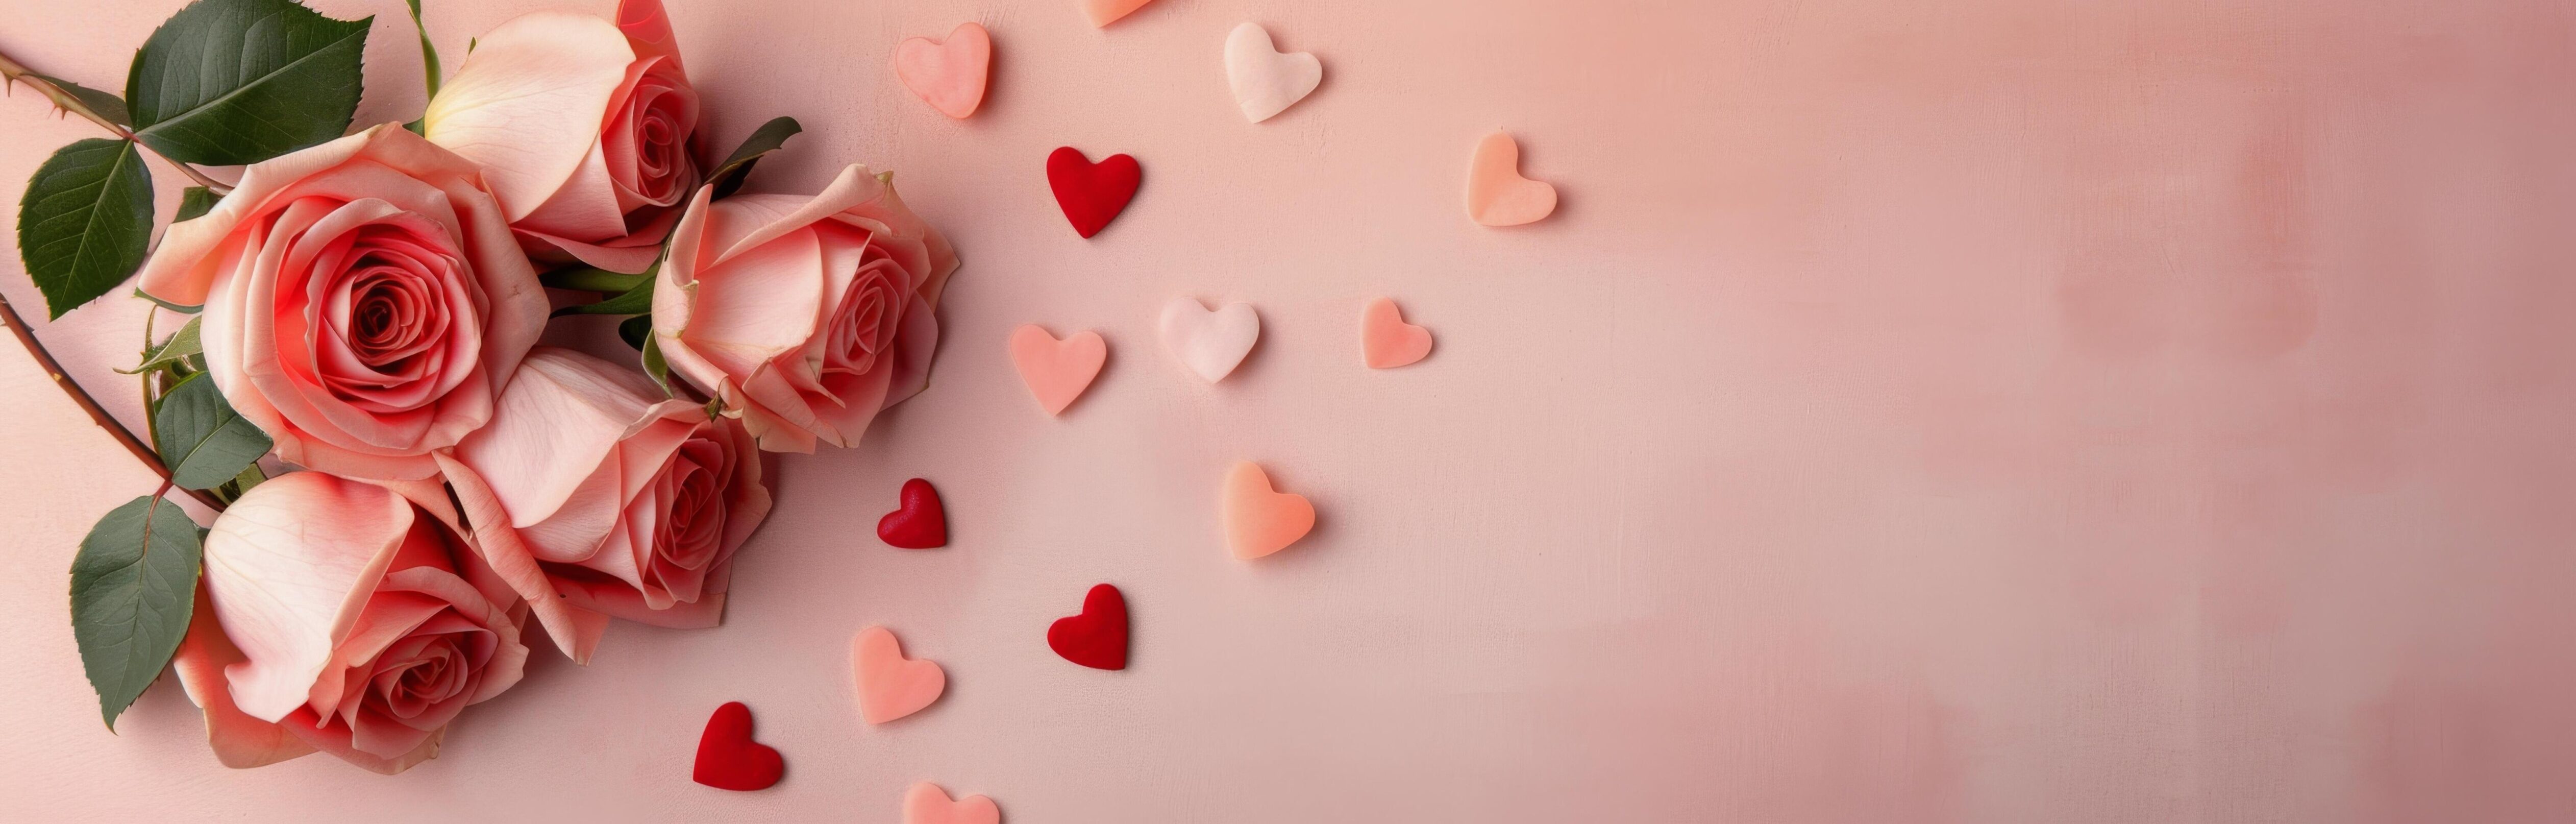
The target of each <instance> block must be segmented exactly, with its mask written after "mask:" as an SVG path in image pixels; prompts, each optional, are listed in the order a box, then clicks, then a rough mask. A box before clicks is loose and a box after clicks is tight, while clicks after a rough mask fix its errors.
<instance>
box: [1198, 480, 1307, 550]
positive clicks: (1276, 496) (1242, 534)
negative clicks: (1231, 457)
mask: <svg viewBox="0 0 2576 824" xmlns="http://www.w3.org/2000/svg"><path fill="white" fill-rule="evenodd" d="M1218 494H1219V495H1220V503H1219V504H1218V514H1219V515H1221V516H1223V517H1222V520H1223V521H1224V522H1225V548H1226V551H1228V552H1232V553H1234V557H1237V558H1242V559H1245V560H1251V559H1253V558H1259V557H1261V556H1264V555H1268V554H1270V553H1273V552H1278V551H1280V550H1282V549H1287V548H1288V545H1289V544H1293V543H1296V542H1297V539H1299V538H1303V537H1306V533H1307V532H1308V531H1310V530H1313V529H1314V528H1315V505H1314V504H1311V503H1307V502H1306V496H1304V495H1296V494H1291V493H1286V492H1279V491H1275V490H1273V489H1272V488H1271V487H1270V474H1269V473H1267V472H1263V471H1261V465H1260V464H1256V463H1253V462H1251V461H1236V462H1235V464H1234V467H1233V468H1232V469H1228V470H1226V472H1225V487H1224V489H1223V490H1221V491H1220V492H1219V493H1218Z"/></svg>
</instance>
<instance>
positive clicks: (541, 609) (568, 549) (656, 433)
mask: <svg viewBox="0 0 2576 824" xmlns="http://www.w3.org/2000/svg"><path fill="white" fill-rule="evenodd" d="M441 461H442V463H443V465H444V466H445V467H446V469H447V477H448V479H449V482H450V483H453V484H454V485H455V486H456V494H457V499H458V500H459V501H462V502H463V503H464V505H465V513H466V516H467V518H468V520H470V521H472V522H473V524H474V528H475V530H476V535H477V538H478V539H479V540H480V541H481V544H480V545H481V547H482V549H483V552H484V556H485V557H486V558H488V559H490V561H491V564H492V566H493V568H494V569H495V570H497V571H498V572H499V573H500V574H501V575H502V576H503V577H504V578H505V579H507V580H509V581H510V582H511V584H512V585H513V586H514V587H516V588H517V590H518V592H519V594H520V595H521V596H524V597H525V598H527V599H528V601H529V603H530V604H531V605H533V606H534V607H535V610H536V613H537V619H538V620H539V621H541V622H543V623H544V624H545V626H546V634H548V635H550V636H553V637H554V639H555V643H556V646H558V647H560V648H562V649H563V651H564V653H565V654H566V655H569V656H572V658H573V660H575V661H588V660H589V659H590V653H591V650H592V649H593V648H594V647H595V646H596V645H597V644H598V641H599V634H600V631H601V630H602V629H603V624H605V623H606V620H607V617H609V616H614V617H618V618H624V619H627V620H629V621H637V622H641V623H646V624H652V625H655V626H664V627H711V626H715V625H716V624H717V623H718V622H720V621H722V620H723V618H724V604H725V584H726V580H727V579H728V578H729V577H730V576H731V571H732V568H733V567H732V565H733V553H734V550H735V549H737V548H739V547H741V546H742V542H743V539H745V538H747V537H750V535H751V531H752V530H753V529H756V528H758V527H759V526H760V521H761V519H762V518H764V517H767V516H768V514H769V490H768V488H767V487H763V486H761V482H760V452H759V450H757V449H754V448H753V447H752V443H751V436H750V435H748V434H746V433H744V432H743V429H742V425H741V424H738V423H735V422H734V421H731V420H727V419H724V418H710V417H708V415H707V410H706V407H705V406H704V405H702V404H698V403H695V402H692V401H686V400H673V399H671V398H670V397H669V396H667V395H665V394H663V392H662V391H661V390H660V389H658V388H656V387H655V386H654V385H653V384H652V382H651V381H648V380H646V379H645V377H644V375H643V373H641V372H637V371H635V369H634V368H633V367H626V366H618V365H616V364H612V363H609V362H607V361H603V360H600V359H598V358H594V357H591V356H589V355H584V354H581V353H579V352H574V351H571V350H567V349H554V348H544V347H541V348H539V349H537V350H536V351H535V352H532V353H530V354H529V355H528V359H527V360H525V361H522V362H521V363H520V364H519V374H518V376H517V377H515V378H512V379H511V380H510V391H508V392H506V393H503V394H502V395H501V409H500V412H499V413H497V414H495V415H494V416H493V418H492V425H491V426H489V427H485V428H484V429H483V431H481V432H477V433H474V435H473V436H471V437H468V438H466V439H465V443H464V444H462V445H459V446H458V447H457V448H456V451H455V453H454V455H453V456H452V458H451V457H448V456H442V457H441Z"/></svg>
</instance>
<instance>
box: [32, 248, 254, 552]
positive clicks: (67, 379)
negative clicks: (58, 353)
mask: <svg viewBox="0 0 2576 824" xmlns="http://www.w3.org/2000/svg"><path fill="white" fill-rule="evenodd" d="M0 325H5V326H8V327H9V331H11V332H14V333H16V334H17V336H18V344H19V345H20V346H25V347H27V354H28V355H29V356H31V357H34V358H35V359H36V367H37V368H39V369H43V370H45V376H46V377H49V378H53V379H54V385H55V386H60V387H62V388H63V394H66V395H70V396H72V403H75V404H79V405H80V408H81V411H83V412H87V413H89V419H90V420H92V421H95V422H97V423H98V426H99V428H100V429H105V430H107V433H108V434H110V435H114V436H116V441H117V442H118V443H122V444H124V445H125V451H127V452H132V453H134V458H135V460H139V461H142V462H143V465H144V466H148V467H151V468H152V471H153V472H155V473H158V474H160V476H161V482H162V483H163V484H165V485H166V484H169V483H170V480H171V479H170V467H168V466H164V465H162V463H161V456H160V455H157V454H154V453H153V452H152V446H151V445H150V444H147V443H144V442H143V440H142V439H141V438H137V437H134V431H133V430H130V429H127V428H125V424H122V423H118V422H117V421H116V417H115V416H113V415H109V414H107V410H106V409H103V408H100V407H99V405H98V400H97V399H96V398H92V397H90V396H89V392H88V391H86V390H83V389H81V387H80V384H79V383H78V382H75V381H73V380H72V379H71V376H69V375H66V374H64V373H63V365H62V363H60V362H58V361H56V360H54V354H53V353H52V352H47V351H45V345H44V344H43V343H40V342H38V341H37V340H36V333H35V331H34V330H31V329H28V328H27V321H26V320H25V319H23V318H20V317H18V309H17V307H14V306H11V305H9V296H8V295H6V294H0ZM188 497H191V498H195V499H197V502H198V503H201V504H205V505H206V508H208V509H212V510H214V511H216V512H222V511H224V502H223V501H219V500H216V499H215V496H214V493H211V492H207V491H206V490H203V489H191V490H188Z"/></svg>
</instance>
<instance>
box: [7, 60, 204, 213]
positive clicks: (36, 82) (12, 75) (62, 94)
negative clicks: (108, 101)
mask: <svg viewBox="0 0 2576 824" xmlns="http://www.w3.org/2000/svg"><path fill="white" fill-rule="evenodd" d="M0 83H25V84H27V87H28V88H31V89H35V90H36V92H37V93H38V94H42V95H44V96H45V99H46V100H50V101H53V104H54V108H58V109H61V110H63V111H67V112H71V113H72V114H76V115H80V116H82V117H85V118H88V119H89V122H92V123H96V124H98V127H99V128H102V129H106V130H108V131H109V132H110V133H113V134H115V135H116V138H117V139H118V140H123V141H125V142H127V143H132V144H134V145H135V146H137V147H140V148H141V149H143V150H144V151H147V152H152V156H154V157H159V158H161V160H162V161H163V162H165V163H168V164H170V166H171V167H172V168H175V169H178V170H179V173H180V174H183V175H187V176H188V179H189V180H193V181H196V182H197V185H199V186H204V187H206V189H207V190H208V191H212V192H214V193H215V194H219V195H220V194H224V193H227V192H231V191H232V190H233V187H232V184H229V183H225V182H223V181H220V180H216V179H214V178H211V177H207V176H206V173H205V172H201V171H198V170H197V167H195V166H191V165H188V164H186V163H181V162H179V161H176V160H171V159H170V158H168V157H163V156H162V155H161V153H160V152H157V151H153V149H152V146H151V144H148V143H145V142H143V141H142V140H141V139H139V138H136V137H135V136H134V130H133V129H128V128H126V127H124V126H123V125H121V124H118V123H117V122H116V121H114V120H110V119H108V118H107V116H105V115H102V114H99V113H98V111H97V110H95V109H92V108H90V107H89V104H87V103H84V102H81V99H80V96H79V95H75V94H72V93H71V92H70V91H69V90H66V89H64V88H63V87H61V86H58V85H55V84H54V81H52V80H49V79H46V77H45V76H44V75H41V74H37V73H36V72H35V70H33V69H29V68H27V67H26V66H25V65H23V64H20V63H19V62H18V61H17V60H14V59H11V58H10V57H9V55H8V54H6V53H0Z"/></svg>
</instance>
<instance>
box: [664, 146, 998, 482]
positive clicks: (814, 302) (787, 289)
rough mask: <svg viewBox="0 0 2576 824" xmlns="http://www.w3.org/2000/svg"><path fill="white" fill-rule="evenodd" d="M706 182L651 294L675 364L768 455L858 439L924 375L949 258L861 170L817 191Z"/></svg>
mask: <svg viewBox="0 0 2576 824" xmlns="http://www.w3.org/2000/svg"><path fill="white" fill-rule="evenodd" d="M710 196H711V191H710V190H709V189H708V188H704V187H702V188H700V189H699V190H698V193H697V195H696V196H695V197H694V198H693V199H692V200H691V201H690V203H689V211H688V213H687V214H686V215H685V216H683V217H681V218H680V225H679V228H677V229H675V230H673V232H672V235H671V254H670V257H669V259H667V260H665V261H664V262H663V264H662V268H661V271H660V273H659V274H658V278H659V280H658V281H657V282H656V283H655V285H654V291H653V339H654V341H655V344H656V346H657V347H658V348H659V349H660V350H661V353H662V357H663V358H664V359H666V360H667V361H668V362H669V363H670V365H671V371H672V372H674V373H676V374H678V375H680V376H681V377H683V378H686V379H687V380H688V382H689V383H691V384H694V385H696V386H697V387H698V388H699V389H703V390H705V391H707V392H708V393H710V394H713V395H715V396H716V397H717V398H718V399H720V400H722V401H723V403H724V414H726V415H728V416H735V417H739V418H741V419H742V422H743V425H744V426H745V427H746V428H748V429H750V430H751V434H752V437H754V438H757V439H759V441H760V448H762V449H766V450H770V451H773V452H812V451H814V446H815V444H816V443H818V442H819V443H828V444H832V445H834V446H849V445H851V444H855V443H858V442H859V437H860V436H861V435H863V434H865V433H866V432H867V429H868V423H869V422H870V421H873V420H875V419H876V416H877V412H878V411H880V410H883V409H885V408H886V407H888V406H892V405H894V404H896V403H898V402H901V401H902V400H903V399H905V398H909V397H912V395H913V393H916V392H919V391H921V388H922V386H923V385H924V384H925V383H927V382H928V381H929V378H930V356H931V350H932V349H933V348H935V347H936V346H937V345H938V343H939V322H938V321H937V320H936V319H935V318H934V317H933V316H932V310H933V309H934V308H935V307H937V306H938V304H939V290H940V287H941V286H943V285H945V284H946V283H947V282H948V275H949V273H950V272H953V271H955V270H956V269H957V253H956V252H955V251H954V250H952V249H951V248H950V247H949V245H948V241H947V239H946V238H942V237H940V235H939V232H938V231H937V230H934V229H932V228H930V225H929V224H927V223H924V222H922V220H921V218H920V217H918V216H916V215H914V214H913V213H912V210H911V209H910V208H907V207H905V206H904V204H903V199H902V198H900V197H897V196H896V195H895V191H894V187H893V186H892V185H889V184H887V183H886V182H885V181H884V180H882V179H879V178H878V177H877V176H875V175H871V174H868V171H867V168H866V167H863V166H851V167H849V168H847V169H844V170H842V172H841V175H840V177H838V178H835V179H833V181H832V183H831V185H829V186H826V187H824V189H823V191H822V192H821V193H819V194H816V195H813V196H811V197H808V196H803V195H737V196H734V197H729V198H725V199H724V200H720V201H712V202H711V201H710Z"/></svg>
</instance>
